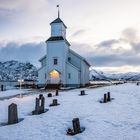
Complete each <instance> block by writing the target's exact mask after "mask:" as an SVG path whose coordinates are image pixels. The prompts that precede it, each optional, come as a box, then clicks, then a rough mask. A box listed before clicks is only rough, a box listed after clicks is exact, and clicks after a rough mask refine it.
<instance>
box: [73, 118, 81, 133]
mask: <svg viewBox="0 0 140 140" xmlns="http://www.w3.org/2000/svg"><path fill="white" fill-rule="evenodd" d="M72 124H73V130H74V133H75V134H78V133H80V132H81V129H80V122H79V118H74V119H73V120H72Z"/></svg>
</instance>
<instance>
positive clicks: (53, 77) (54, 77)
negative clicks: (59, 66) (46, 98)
mask: <svg viewBox="0 0 140 140" xmlns="http://www.w3.org/2000/svg"><path fill="white" fill-rule="evenodd" d="M50 84H60V73H59V72H58V71H57V70H53V71H51V72H50Z"/></svg>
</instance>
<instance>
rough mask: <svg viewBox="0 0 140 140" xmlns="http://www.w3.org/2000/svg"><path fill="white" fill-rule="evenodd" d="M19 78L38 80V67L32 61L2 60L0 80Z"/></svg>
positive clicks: (0, 63) (15, 79)
mask: <svg viewBox="0 0 140 140" xmlns="http://www.w3.org/2000/svg"><path fill="white" fill-rule="evenodd" d="M18 79H27V80H36V79H37V68H36V67H35V66H33V65H32V64H31V63H29V62H27V63H21V62H18V61H13V60H12V61H6V62H0V81H17V80H18Z"/></svg>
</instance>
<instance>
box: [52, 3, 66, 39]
mask: <svg viewBox="0 0 140 140" xmlns="http://www.w3.org/2000/svg"><path fill="white" fill-rule="evenodd" d="M57 8H58V18H57V19H55V20H54V21H52V22H51V23H50V25H51V36H52V37H53V36H54V37H56V36H62V37H64V38H66V29H67V26H66V25H65V24H64V22H63V21H62V20H61V19H60V10H59V5H57Z"/></svg>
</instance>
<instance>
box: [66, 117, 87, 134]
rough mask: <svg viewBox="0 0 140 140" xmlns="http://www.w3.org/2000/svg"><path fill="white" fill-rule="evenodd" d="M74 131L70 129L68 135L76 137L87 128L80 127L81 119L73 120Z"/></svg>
mask: <svg viewBox="0 0 140 140" xmlns="http://www.w3.org/2000/svg"><path fill="white" fill-rule="evenodd" d="M72 125H73V129H71V128H68V130H67V135H71V136H72V135H76V134H79V133H82V132H83V131H84V130H85V127H80V121H79V118H74V119H73V120H72Z"/></svg>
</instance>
